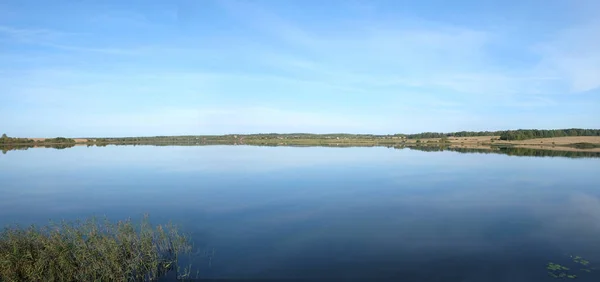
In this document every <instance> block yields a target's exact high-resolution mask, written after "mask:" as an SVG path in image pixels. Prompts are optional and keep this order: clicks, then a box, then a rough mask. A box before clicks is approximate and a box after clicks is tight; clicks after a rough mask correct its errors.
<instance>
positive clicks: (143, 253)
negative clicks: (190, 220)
mask: <svg viewBox="0 0 600 282" xmlns="http://www.w3.org/2000/svg"><path fill="white" fill-rule="evenodd" d="M190 251H191V244H190V240H189V239H188V238H187V237H186V236H184V235H182V234H180V233H179V231H178V230H177V228H175V227H174V226H173V225H167V226H161V225H158V226H156V227H153V226H152V225H151V224H150V221H149V218H148V217H147V216H145V217H144V219H143V220H142V221H141V223H140V224H134V223H133V222H132V221H131V220H125V221H120V222H117V223H116V224H113V223H110V222H109V221H108V220H104V221H99V220H96V219H94V218H92V219H88V220H86V221H83V222H72V223H69V222H63V223H60V224H50V225H48V226H45V227H35V226H31V227H29V228H20V227H18V226H13V227H7V228H5V229H4V231H2V232H1V233H0V281H150V280H155V279H157V278H159V277H161V276H163V275H165V274H167V273H168V272H170V271H178V270H179V268H178V262H179V257H180V256H181V255H183V254H186V253H189V252H190ZM184 272H185V271H184ZM184 274H185V273H184Z"/></svg>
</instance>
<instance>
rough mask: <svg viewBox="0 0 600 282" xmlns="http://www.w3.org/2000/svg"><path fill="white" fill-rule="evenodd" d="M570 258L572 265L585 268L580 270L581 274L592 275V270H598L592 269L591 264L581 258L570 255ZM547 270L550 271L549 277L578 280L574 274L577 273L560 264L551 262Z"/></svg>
mask: <svg viewBox="0 0 600 282" xmlns="http://www.w3.org/2000/svg"><path fill="white" fill-rule="evenodd" d="M569 258H570V259H571V264H573V263H575V264H577V265H578V267H579V265H581V266H584V267H585V268H580V269H579V271H581V272H586V273H590V272H592V270H596V269H597V268H595V267H590V262H589V261H588V260H585V259H584V258H582V257H580V256H573V255H570V256H569ZM546 270H548V275H550V276H551V277H554V278H569V279H574V278H577V275H576V274H572V273H573V272H575V271H572V270H571V269H570V268H568V267H566V266H563V265H560V264H558V263H553V262H549V263H548V264H547V265H546Z"/></svg>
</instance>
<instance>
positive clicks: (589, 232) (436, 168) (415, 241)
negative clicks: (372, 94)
mask: <svg viewBox="0 0 600 282" xmlns="http://www.w3.org/2000/svg"><path fill="white" fill-rule="evenodd" d="M0 193H1V195H2V196H1V197H0V226H4V225H7V224H14V223H18V224H20V225H28V224H32V223H34V224H46V223H48V220H51V219H52V220H60V219H77V218H84V217H88V216H92V215H95V216H100V217H102V216H107V217H108V218H109V219H111V220H115V221H116V220H122V219H126V218H129V217H131V218H133V219H136V220H137V219H141V217H142V215H143V214H144V213H149V214H150V218H151V220H152V222H153V223H165V222H167V221H172V222H174V223H176V224H178V225H180V226H181V227H182V229H183V230H184V231H185V232H188V233H189V234H191V235H192V236H193V240H194V243H195V246H196V247H197V248H198V250H199V253H198V254H197V255H195V256H194V257H193V259H192V260H193V261H192V265H193V267H195V269H198V270H199V273H200V277H201V278H257V279H258V278H263V279H268V278H272V279H282V278H298V279H303V278H305V279H313V278H319V279H323V280H333V279H350V278H353V279H357V280H360V281H511V282H515V281H554V280H556V279H554V278H552V277H550V276H549V274H548V270H547V269H546V265H547V264H548V263H549V262H554V263H559V264H561V265H565V266H567V267H569V268H570V270H569V271H567V272H568V273H567V274H569V275H577V278H578V280H579V281H598V279H599V278H600V269H599V270H594V269H592V268H593V267H596V266H597V267H600V158H566V157H522V156H509V155H505V154H476V153H458V152H452V151H438V152H426V151H419V150H411V149H394V148H385V147H372V148H328V147H255V146H160V147H158V146H107V147H90V148H87V147H84V146H76V147H73V148H68V149H64V150H56V149H46V148H32V149H29V150H25V151H9V152H7V153H6V154H0ZM571 255H572V256H582V257H583V258H585V259H586V260H589V261H590V262H591V265H589V266H583V265H581V264H578V263H576V262H573V260H572V259H571V258H570V257H569V256H571ZM580 269H589V270H590V271H591V272H589V273H588V272H585V271H581V270H580ZM194 273H195V271H194Z"/></svg>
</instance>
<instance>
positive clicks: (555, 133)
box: [396, 128, 600, 140]
mask: <svg viewBox="0 0 600 282" xmlns="http://www.w3.org/2000/svg"><path fill="white" fill-rule="evenodd" d="M396 136H404V137H406V138H408V139H423V138H443V137H475V136H500V140H527V139H534V138H551V137H565V136H600V129H580V128H570V129H554V130H540V129H518V130H503V131H459V132H450V133H437V132H423V133H417V134H407V135H403V134H397V135H396Z"/></svg>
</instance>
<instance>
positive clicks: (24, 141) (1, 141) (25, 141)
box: [0, 133, 75, 145]
mask: <svg viewBox="0 0 600 282" xmlns="http://www.w3.org/2000/svg"><path fill="white" fill-rule="evenodd" d="M14 144H19V145H36V144H41V145H45V144H75V139H71V138H64V137H57V138H46V139H44V140H37V141H35V140H33V139H29V138H17V137H8V136H7V135H6V133H4V134H2V137H0V145H14Z"/></svg>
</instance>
